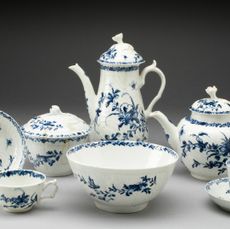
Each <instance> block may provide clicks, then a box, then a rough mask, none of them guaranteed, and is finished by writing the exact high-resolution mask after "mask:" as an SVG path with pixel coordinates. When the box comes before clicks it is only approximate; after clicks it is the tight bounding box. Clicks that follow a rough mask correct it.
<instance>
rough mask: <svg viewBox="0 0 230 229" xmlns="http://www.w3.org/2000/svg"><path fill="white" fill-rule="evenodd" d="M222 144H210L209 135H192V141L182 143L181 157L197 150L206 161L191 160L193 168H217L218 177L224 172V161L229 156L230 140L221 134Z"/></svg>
mask: <svg viewBox="0 0 230 229" xmlns="http://www.w3.org/2000/svg"><path fill="white" fill-rule="evenodd" d="M222 135H223V138H222V142H221V143H220V144H215V143H210V142H209V139H208V138H209V135H208V134H207V133H205V132H201V133H199V134H193V135H191V136H193V137H194V141H191V140H188V141H185V140H184V141H182V145H181V149H182V157H184V158H185V157H186V156H187V154H188V153H190V152H191V151H193V150H198V151H199V152H200V153H203V154H205V155H207V161H206V162H205V163H201V162H199V161H197V160H195V159H193V164H192V167H193V168H197V167H203V168H208V169H212V168H217V169H218V175H220V174H222V173H224V172H225V171H226V165H225V163H226V161H227V160H228V158H229V156H230V138H228V137H227V136H226V135H225V134H223V133H222ZM205 139H207V140H205Z"/></svg>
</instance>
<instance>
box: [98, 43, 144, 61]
mask: <svg viewBox="0 0 230 229" xmlns="http://www.w3.org/2000/svg"><path fill="white" fill-rule="evenodd" d="M126 52H127V54H126ZM98 62H99V63H101V64H102V65H103V64H120V65H128V64H129V65H140V64H142V63H144V59H143V58H142V57H141V56H140V55H139V54H138V53H136V52H135V51H134V50H133V51H131V52H130V50H122V51H121V50H120V51H119V50H118V49H117V48H116V47H115V45H113V46H112V47H111V48H110V49H108V50H107V51H106V52H104V53H103V54H102V55H101V56H100V58H99V60H98Z"/></svg>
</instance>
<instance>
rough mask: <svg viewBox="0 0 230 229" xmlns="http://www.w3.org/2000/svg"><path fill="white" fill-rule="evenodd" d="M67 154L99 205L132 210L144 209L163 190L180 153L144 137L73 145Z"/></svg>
mask: <svg viewBox="0 0 230 229" xmlns="http://www.w3.org/2000/svg"><path fill="white" fill-rule="evenodd" d="M67 158H68V160H69V163H70V166H71V168H72V170H73V173H74V175H75V177H77V178H78V180H79V181H80V183H81V184H82V185H83V186H84V188H85V190H86V191H87V193H88V194H89V195H90V196H91V197H92V198H93V200H94V203H95V205H96V207H98V208H99V209H101V210H105V211H109V212H115V213H132V212H138V211H141V210H142V209H144V208H145V207H146V206H147V205H148V203H149V201H150V200H152V199H153V198H155V197H156V196H157V195H158V194H159V193H160V191H161V190H162V188H163V187H164V185H165V184H166V182H167V180H168V178H169V177H170V176H171V174H172V172H173V170H174V167H175V164H176V162H177V160H178V155H177V153H175V152H174V151H173V150H171V149H169V148H166V147H163V146H160V145H156V144H151V143H145V142H141V141H100V142H93V143H87V144H81V145H78V146H75V147H73V148H72V149H70V150H69V151H68V152H67Z"/></svg>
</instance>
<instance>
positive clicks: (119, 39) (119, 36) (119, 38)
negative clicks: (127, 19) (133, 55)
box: [112, 33, 123, 44]
mask: <svg viewBox="0 0 230 229" xmlns="http://www.w3.org/2000/svg"><path fill="white" fill-rule="evenodd" d="M112 39H113V40H114V41H115V42H117V43H118V44H120V43H123V33H119V34H117V35H115V36H113V37H112Z"/></svg>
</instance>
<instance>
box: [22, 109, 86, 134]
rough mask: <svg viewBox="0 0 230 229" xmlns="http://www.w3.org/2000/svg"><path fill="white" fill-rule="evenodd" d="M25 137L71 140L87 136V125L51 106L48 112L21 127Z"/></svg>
mask: <svg viewBox="0 0 230 229" xmlns="http://www.w3.org/2000/svg"><path fill="white" fill-rule="evenodd" d="M23 131H24V134H25V135H26V136H30V137H43V138H71V137H77V136H82V135H87V134H88V132H89V125H88V124H87V123H86V122H85V121H83V120H82V119H80V118H78V117H77V116H75V115H73V114H70V113H64V112H62V111H61V109H60V108H59V106H57V105H52V107H51V108H50V112H49V113H46V114H42V115H39V116H35V117H33V118H32V119H31V120H29V122H27V123H26V124H25V125H24V126H23Z"/></svg>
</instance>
